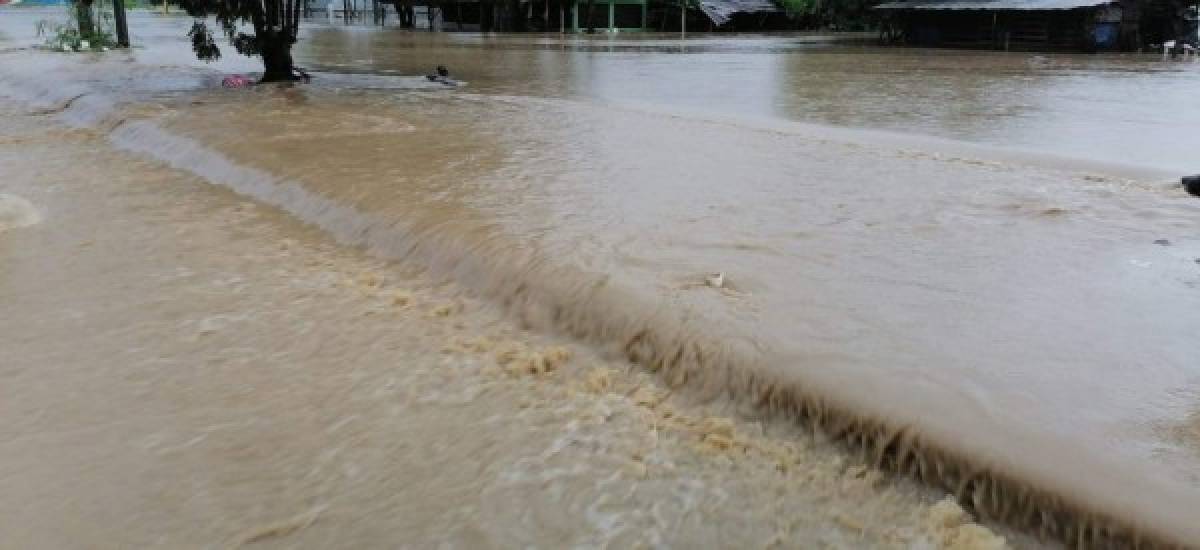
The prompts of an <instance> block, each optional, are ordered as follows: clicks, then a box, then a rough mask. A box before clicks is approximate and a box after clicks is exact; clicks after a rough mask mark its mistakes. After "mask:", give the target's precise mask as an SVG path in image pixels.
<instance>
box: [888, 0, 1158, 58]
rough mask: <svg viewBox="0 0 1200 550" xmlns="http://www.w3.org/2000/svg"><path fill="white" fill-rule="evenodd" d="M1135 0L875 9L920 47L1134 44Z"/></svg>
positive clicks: (989, 0)
mask: <svg viewBox="0 0 1200 550" xmlns="http://www.w3.org/2000/svg"><path fill="white" fill-rule="evenodd" d="M1138 8H1139V6H1138V3H1137V2H1135V1H1134V0H894V1H891V2H887V3H884V4H881V5H879V6H877V7H876V8H875V9H876V10H878V11H879V12H880V13H881V14H883V15H884V27H885V29H886V31H887V34H888V35H889V36H890V37H891V38H893V39H895V40H898V41H903V42H905V43H908V44H913V45H920V46H949V47H970V48H992V49H1001V50H1010V49H1025V50H1054V49H1067V50H1080V51H1094V50H1107V49H1118V48H1124V49H1133V48H1136V47H1137V46H1138V45H1139V43H1140V40H1141V39H1140V37H1139V36H1138V25H1139V20H1140V14H1139V9H1138Z"/></svg>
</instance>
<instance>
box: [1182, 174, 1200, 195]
mask: <svg viewBox="0 0 1200 550" xmlns="http://www.w3.org/2000/svg"><path fill="white" fill-rule="evenodd" d="M1183 189H1184V190H1186V191H1187V192H1188V193H1191V194H1193V195H1196V196H1197V197H1200V176H1185V177H1184V178H1183Z"/></svg>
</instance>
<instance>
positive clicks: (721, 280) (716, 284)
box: [704, 272, 725, 288]
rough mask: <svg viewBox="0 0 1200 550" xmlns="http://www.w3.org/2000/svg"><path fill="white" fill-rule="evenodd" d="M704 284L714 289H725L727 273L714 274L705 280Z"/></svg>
mask: <svg viewBox="0 0 1200 550" xmlns="http://www.w3.org/2000/svg"><path fill="white" fill-rule="evenodd" d="M704 284H706V285H708V286H711V287H713V288H725V273H723V272H722V273H712V274H710V275H708V276H707V277H705V278H704Z"/></svg>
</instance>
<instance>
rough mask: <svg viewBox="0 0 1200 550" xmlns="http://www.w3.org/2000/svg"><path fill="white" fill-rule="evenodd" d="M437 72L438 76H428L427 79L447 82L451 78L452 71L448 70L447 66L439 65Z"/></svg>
mask: <svg viewBox="0 0 1200 550" xmlns="http://www.w3.org/2000/svg"><path fill="white" fill-rule="evenodd" d="M436 71H437V72H436V74H427V75H425V78H428V79H429V80H430V81H433V82H437V81H440V80H445V79H446V78H448V77H449V76H450V69H447V68H446V66H445V65H438V66H437V69H436Z"/></svg>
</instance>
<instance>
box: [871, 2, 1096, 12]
mask: <svg viewBox="0 0 1200 550" xmlns="http://www.w3.org/2000/svg"><path fill="white" fill-rule="evenodd" d="M1115 1H1116V0H897V1H894V2H887V3H884V4H880V5H878V6H875V9H877V10H919V11H936V10H944V11H964V10H977V11H1050V10H1074V9H1080V8H1094V7H1097V6H1104V5H1107V4H1112V3H1115Z"/></svg>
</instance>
